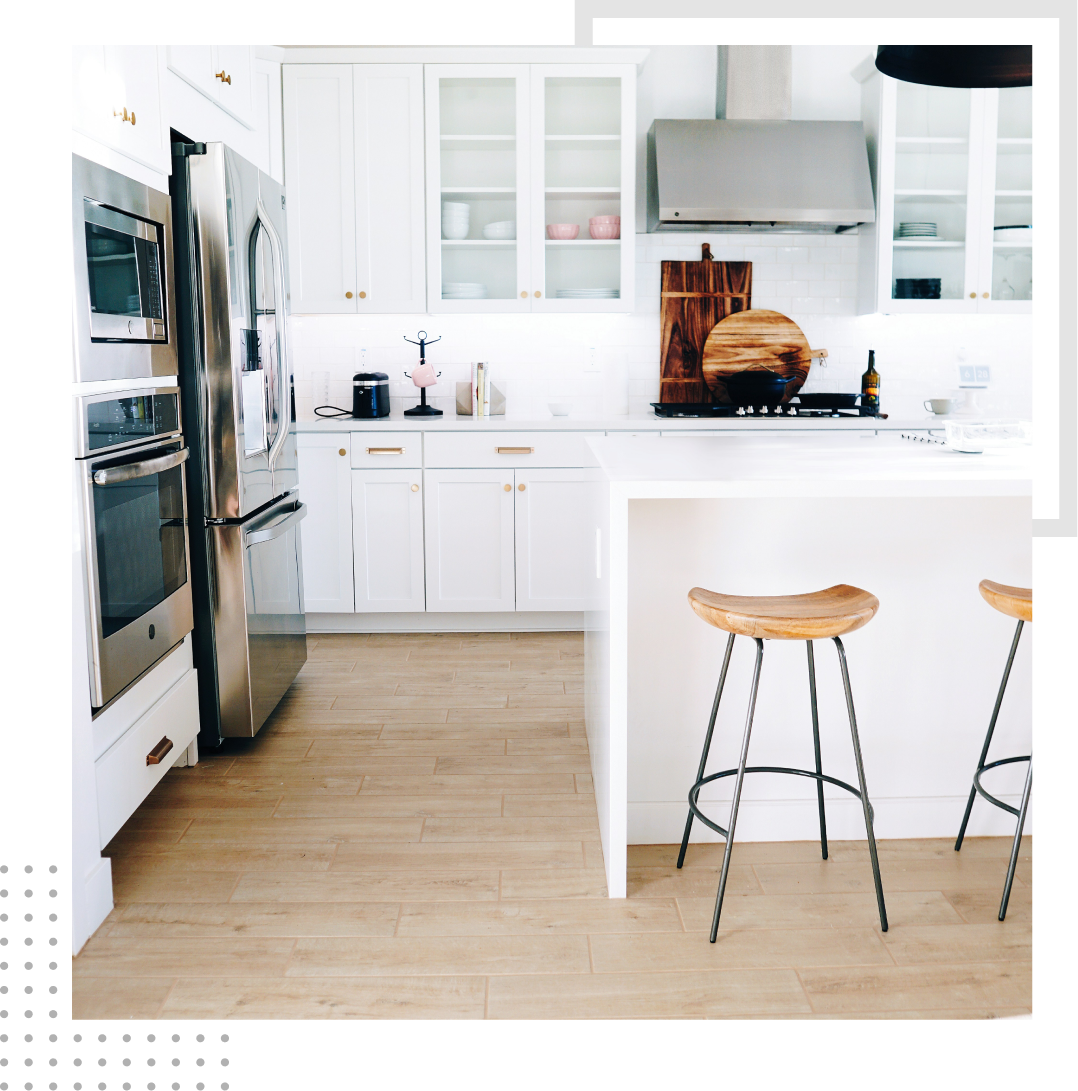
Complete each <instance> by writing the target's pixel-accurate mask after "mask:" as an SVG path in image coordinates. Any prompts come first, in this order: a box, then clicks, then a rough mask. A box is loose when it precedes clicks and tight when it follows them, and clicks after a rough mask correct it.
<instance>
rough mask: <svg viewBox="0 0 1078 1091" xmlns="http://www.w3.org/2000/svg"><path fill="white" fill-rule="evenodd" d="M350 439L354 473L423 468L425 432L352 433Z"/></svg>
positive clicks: (342, 438)
mask: <svg viewBox="0 0 1078 1091" xmlns="http://www.w3.org/2000/svg"><path fill="white" fill-rule="evenodd" d="M351 435H352V468H353V469H357V470H358V469H364V470H368V469H369V470H396V469H399V468H402V467H405V468H408V469H416V468H418V467H420V466H422V465H423V433H422V432H353V433H352V434H351ZM341 440H342V441H343V440H344V436H341Z"/></svg>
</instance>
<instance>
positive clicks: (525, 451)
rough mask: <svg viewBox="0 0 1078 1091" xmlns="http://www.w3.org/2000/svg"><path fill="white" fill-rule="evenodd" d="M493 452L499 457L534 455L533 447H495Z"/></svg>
mask: <svg viewBox="0 0 1078 1091" xmlns="http://www.w3.org/2000/svg"><path fill="white" fill-rule="evenodd" d="M494 450H495V451H496V452H497V453H498V454H500V455H534V454H535V448H534V447H495V448H494Z"/></svg>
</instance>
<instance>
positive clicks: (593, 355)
mask: <svg viewBox="0 0 1078 1091" xmlns="http://www.w3.org/2000/svg"><path fill="white" fill-rule="evenodd" d="M584 370H585V371H602V368H601V367H600V365H599V350H598V349H597V348H595V347H594V346H592V347H590V348H586V349H585V350H584Z"/></svg>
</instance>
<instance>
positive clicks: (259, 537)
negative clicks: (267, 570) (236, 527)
mask: <svg viewBox="0 0 1078 1091" xmlns="http://www.w3.org/2000/svg"><path fill="white" fill-rule="evenodd" d="M306 517H307V505H306V504H304V503H302V502H301V503H298V504H297V505H296V506H295V507H294V508H293V509H292V510H291V511H289V512H287V513H286V514H285V515H284V516H283V517H282V518H280V519H278V520H277V521H276V522H274V523H271V524H270V525H269V526H266V527H259V528H258V529H257V530H248V531H246V532H245V533H244V535H243V544H244V546H246V547H248V548H250V547H251V546H253V545H261V544H262V543H263V542H272V541H273V539H274V538H280V536H281V535H282V534H284V533H285V531H287V530H289V529H290V528H291V527H294V526H295V525H296V524H297V523H298V522H299V521H300V520H301V519H305V518H306Z"/></svg>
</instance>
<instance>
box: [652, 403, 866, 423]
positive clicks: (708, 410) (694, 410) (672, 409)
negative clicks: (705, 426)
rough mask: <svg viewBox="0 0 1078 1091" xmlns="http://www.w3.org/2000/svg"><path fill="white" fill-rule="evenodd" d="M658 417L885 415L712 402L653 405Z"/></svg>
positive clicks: (821, 407)
mask: <svg viewBox="0 0 1078 1091" xmlns="http://www.w3.org/2000/svg"><path fill="white" fill-rule="evenodd" d="M651 407H652V408H653V409H654V410H655V416H657V417H720V418H725V419H732V420H746V419H748V418H752V419H754V420H762V419H765V418H766V419H768V420H794V419H798V418H800V419H804V418H806V417H810V418H811V417H877V418H879V419H881V420H882V419H885V418H886V417H887V414H886V413H880V412H876V411H872V410H868V409H861V408H860V406H856V405H853V406H851V405H816V404H814V405H813V406H812V408H811V409H810V408H809V407H808V406H804V405H800V404H799V403H797V402H789V403H787V404H786V405H758V406H753V405H737V406H735V405H713V404H712V403H711V402H652V403H651Z"/></svg>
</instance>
